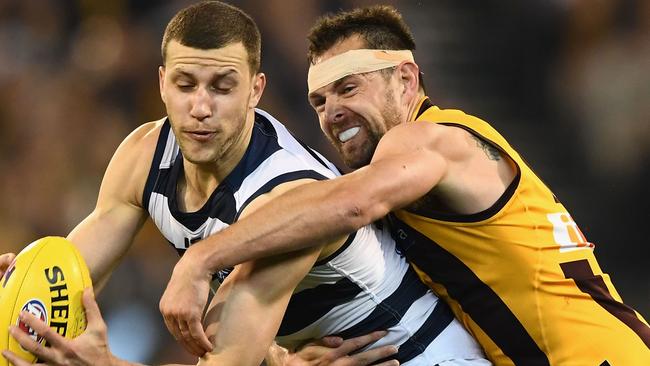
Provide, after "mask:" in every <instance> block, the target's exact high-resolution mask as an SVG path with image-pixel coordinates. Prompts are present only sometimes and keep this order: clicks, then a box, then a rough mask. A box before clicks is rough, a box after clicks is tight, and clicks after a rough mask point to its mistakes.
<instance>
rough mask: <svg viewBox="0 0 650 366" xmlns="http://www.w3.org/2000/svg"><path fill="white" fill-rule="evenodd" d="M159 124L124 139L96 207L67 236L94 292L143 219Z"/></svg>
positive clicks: (117, 259) (101, 285)
mask: <svg viewBox="0 0 650 366" xmlns="http://www.w3.org/2000/svg"><path fill="white" fill-rule="evenodd" d="M160 125H161V122H150V123H146V124H144V125H142V126H140V127H138V128H137V129H136V130H135V131H133V132H132V133H131V134H130V135H129V136H128V137H127V138H126V139H124V141H123V142H122V143H121V144H120V146H119V147H118V148H117V150H116V151H115V154H114V155H113V158H112V159H111V161H110V163H109V164H108V167H107V168H106V173H105V174H104V179H103V180H102V184H101V187H100V189H99V196H98V198H97V204H96V206H95V209H94V210H93V212H92V213H91V214H90V215H89V216H88V217H86V218H85V219H84V220H83V221H82V222H81V223H79V224H78V225H77V227H75V228H74V229H73V230H72V232H70V234H69V235H68V240H70V241H71V242H72V243H74V244H75V246H77V248H78V249H79V251H80V252H81V254H82V256H83V257H84V259H85V261H86V264H87V265H88V268H89V270H90V275H91V277H92V280H93V286H94V288H95V291H97V292H99V291H100V290H101V288H102V287H103V285H104V284H105V282H106V281H107V280H108V278H109V276H110V274H111V272H112V271H113V269H114V268H115V266H116V265H117V264H118V262H119V261H120V260H121V259H122V257H123V256H124V255H125V254H126V252H127V250H128V249H129V247H130V246H131V243H132V242H133V238H134V237H135V235H136V233H137V232H138V230H139V229H140V228H141V227H142V224H143V223H144V221H145V218H146V211H145V210H144V209H143V208H142V192H143V191H144V186H145V183H146V179H147V175H148V172H149V166H150V164H151V159H152V158H153V154H154V149H155V146H156V141H157V138H158V133H159V131H160Z"/></svg>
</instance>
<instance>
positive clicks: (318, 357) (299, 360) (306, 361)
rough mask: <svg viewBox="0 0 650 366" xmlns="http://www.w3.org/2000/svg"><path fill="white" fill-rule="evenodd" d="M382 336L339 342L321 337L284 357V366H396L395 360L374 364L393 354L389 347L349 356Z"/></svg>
mask: <svg viewBox="0 0 650 366" xmlns="http://www.w3.org/2000/svg"><path fill="white" fill-rule="evenodd" d="M385 335H386V332H381V331H380V332H373V333H370V334H367V335H364V336H360V337H356V338H350V339H346V340H343V339H341V338H339V337H325V338H323V339H321V340H319V341H316V342H312V343H308V344H307V345H305V346H304V347H302V348H301V349H300V350H299V351H298V352H296V353H292V354H289V355H287V357H286V361H285V363H284V365H285V366H325V365H330V366H365V365H371V364H372V365H379V366H398V365H399V362H397V361H396V360H389V361H384V362H382V363H378V364H375V362H377V361H379V360H382V359H385V358H387V357H389V356H391V355H394V354H395V353H397V348H396V347H395V346H393V345H387V346H382V347H378V348H375V349H372V350H369V351H364V352H360V353H356V354H354V355H349V354H350V353H351V352H354V351H356V350H358V349H360V348H363V347H365V346H367V345H368V344H370V343H373V342H375V341H377V340H379V339H380V338H381V337H383V336H385Z"/></svg>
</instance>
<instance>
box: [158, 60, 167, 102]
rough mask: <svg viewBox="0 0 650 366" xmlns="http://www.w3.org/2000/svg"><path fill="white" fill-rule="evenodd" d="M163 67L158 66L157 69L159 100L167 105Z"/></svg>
mask: <svg viewBox="0 0 650 366" xmlns="http://www.w3.org/2000/svg"><path fill="white" fill-rule="evenodd" d="M164 86H165V66H164V65H163V66H159V67H158V87H159V88H160V98H161V99H162V101H163V103H167V100H166V98H165V88H164Z"/></svg>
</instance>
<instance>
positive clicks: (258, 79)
mask: <svg viewBox="0 0 650 366" xmlns="http://www.w3.org/2000/svg"><path fill="white" fill-rule="evenodd" d="M264 87H266V75H264V73H261V72H259V73H257V74H255V75H254V76H253V82H252V85H251V89H252V90H251V98H250V101H249V102H248V107H249V108H255V107H257V103H259V101H260V99H261V98H262V94H263V93H264Z"/></svg>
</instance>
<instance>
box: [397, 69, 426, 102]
mask: <svg viewBox="0 0 650 366" xmlns="http://www.w3.org/2000/svg"><path fill="white" fill-rule="evenodd" d="M396 71H397V72H398V75H399V77H400V82H401V84H402V87H403V88H402V94H403V97H406V98H410V97H412V96H414V95H416V94H417V93H418V88H419V75H420V68H419V67H418V65H417V64H416V63H414V62H409V61H404V62H402V63H401V64H399V65H397V70H396Z"/></svg>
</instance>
